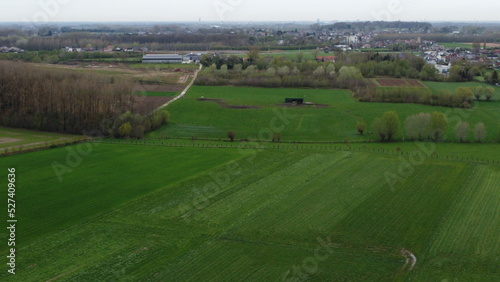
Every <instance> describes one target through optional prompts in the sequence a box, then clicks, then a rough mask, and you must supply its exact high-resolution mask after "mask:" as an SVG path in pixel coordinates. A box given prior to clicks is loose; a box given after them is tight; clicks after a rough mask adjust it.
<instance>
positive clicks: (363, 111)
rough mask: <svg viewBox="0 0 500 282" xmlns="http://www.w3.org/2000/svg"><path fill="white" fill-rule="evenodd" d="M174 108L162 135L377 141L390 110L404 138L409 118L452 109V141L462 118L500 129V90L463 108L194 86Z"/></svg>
mask: <svg viewBox="0 0 500 282" xmlns="http://www.w3.org/2000/svg"><path fill="white" fill-rule="evenodd" d="M425 85H427V86H428V87H429V88H431V89H433V90H439V89H451V90H454V89H455V88H456V87H459V86H475V85H480V84H478V83H465V84H456V83H455V84H450V83H427V82H426V83H425ZM202 97H204V98H205V99H221V100H222V101H224V103H225V105H221V104H220V103H216V102H215V101H200V100H199V99H200V98H202ZM285 98H304V99H305V101H306V102H312V103H316V104H320V106H319V107H318V106H314V105H313V106H295V107H284V106H282V105H281V104H282V103H284V101H285ZM231 106H232V107H233V108H231ZM234 106H240V107H241V106H247V107H250V108H243V109H242V108H234ZM168 111H169V112H170V114H171V123H170V124H169V125H167V126H165V127H163V128H161V129H160V130H158V131H157V132H155V134H156V135H157V136H159V135H165V136H168V137H173V138H190V137H196V138H213V139H219V138H221V139H224V138H226V133H227V131H229V130H234V131H235V132H236V136H237V139H251V140H257V139H258V140H270V137H269V136H270V132H271V131H275V132H278V131H281V132H282V133H283V141H287V142H288V141H323V142H329V141H336V142H343V141H365V140H373V139H375V137H374V136H372V135H371V134H370V132H371V129H370V125H371V123H372V121H373V119H374V118H375V117H379V116H381V115H382V114H383V113H384V112H386V111H396V112H397V113H398V114H399V117H400V120H401V124H402V126H401V133H400V134H399V136H398V138H399V139H402V138H403V134H404V127H403V124H404V121H405V119H406V117H408V116H409V115H413V114H418V113H421V112H424V113H432V112H434V111H439V112H444V113H446V114H447V116H448V119H449V121H450V126H449V128H448V130H447V140H448V141H455V140H456V138H455V134H454V126H455V125H456V123H458V122H459V121H467V122H469V123H470V124H471V126H472V127H473V126H475V124H477V123H479V122H483V123H485V125H486V129H487V131H488V134H487V139H486V140H487V141H495V140H497V139H498V132H499V130H500V129H499V128H500V124H499V122H498V121H499V120H500V88H499V89H497V92H496V94H495V97H494V101H492V102H486V101H481V102H476V103H475V107H474V108H473V109H467V110H463V109H453V108H446V107H434V106H426V105H416V104H388V103H360V102H357V101H356V100H355V99H354V98H353V97H352V95H351V93H350V92H349V91H347V90H332V89H284V88H278V89H270V88H250V87H205V86H194V87H192V88H191V90H190V91H189V92H188V93H187V95H186V96H185V97H184V98H182V99H180V100H179V101H177V102H175V103H173V104H172V105H170V106H169V107H168ZM358 120H364V121H365V122H366V123H367V125H368V127H367V130H366V134H365V135H363V136H361V135H359V134H358V133H357V131H356V129H355V125H356V123H357V121H358ZM471 138H472V137H471ZM471 141H472V139H471Z"/></svg>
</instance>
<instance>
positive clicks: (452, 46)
mask: <svg viewBox="0 0 500 282" xmlns="http://www.w3.org/2000/svg"><path fill="white" fill-rule="evenodd" d="M439 45H442V46H444V47H445V48H450V49H455V48H462V49H472V44H468V43H455V42H446V43H439Z"/></svg>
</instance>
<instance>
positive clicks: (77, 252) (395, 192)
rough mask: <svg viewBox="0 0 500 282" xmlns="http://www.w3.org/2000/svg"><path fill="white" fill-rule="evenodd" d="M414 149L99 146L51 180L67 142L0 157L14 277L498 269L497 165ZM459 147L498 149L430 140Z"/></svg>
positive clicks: (384, 275) (422, 273)
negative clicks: (13, 188) (11, 198)
mask: <svg viewBox="0 0 500 282" xmlns="http://www.w3.org/2000/svg"><path fill="white" fill-rule="evenodd" d="M420 145H423V146H424V147H421V146H419V145H415V144H410V143H401V144H395V143H394V144H365V145H364V146H365V151H359V150H357V149H356V148H351V147H350V146H349V145H342V148H337V149H334V148H329V149H311V148H309V147H308V146H306V145H297V147H295V149H294V150H289V149H283V148H282V149H271V148H267V149H263V150H261V151H258V150H253V149H244V150H238V149H223V148H213V149H210V148H168V147H162V146H152V145H126V144H106V143H95V144H90V146H92V150H91V152H90V153H89V154H87V155H85V156H82V161H81V163H80V164H79V166H76V167H74V169H73V170H72V172H71V173H66V174H64V175H63V179H62V181H60V180H59V179H58V177H57V176H56V174H55V173H54V170H53V168H52V167H51V166H49V165H47V164H50V163H53V162H54V161H57V162H61V163H63V164H64V162H65V159H66V157H67V155H68V153H69V152H71V151H74V152H78V151H79V148H78V146H72V147H68V148H59V149H52V150H47V151H42V152H36V153H30V154H25V155H18V156H11V157H6V158H1V159H0V166H2V167H7V166H8V167H17V168H18V170H17V175H18V178H19V182H18V187H19V191H23V192H22V193H19V194H18V196H17V197H18V201H19V202H20V203H21V202H22V203H23V205H22V207H20V208H19V211H18V213H19V219H20V221H19V223H18V226H19V227H18V229H19V230H18V234H19V235H18V236H19V237H18V242H19V246H18V257H17V259H18V261H19V264H18V267H17V274H16V277H15V278H16V281H19V280H22V281H40V280H45V281H47V280H161V281H200V280H206V279H207V277H209V278H210V279H211V280H217V281H234V280H246V281H247V280H253V281H283V280H287V281H289V280H291V279H297V278H300V279H304V278H308V279H309V280H311V281H326V280H328V281H339V280H357V281H365V280H367V281H375V280H376V281H380V280H384V281H387V280H397V281H401V280H418V281H429V280H432V281H435V280H439V281H442V280H450V281H453V280H457V279H460V280H462V279H463V280H465V281H493V280H495V279H496V277H497V276H498V269H497V265H498V263H497V259H498V254H499V252H500V245H499V242H498V239H497V235H498V232H500V222H498V220H497V218H498V201H499V200H500V198H499V194H498V191H497V190H498V186H497V183H498V181H499V180H500V166H499V165H498V164H494V163H487V162H476V161H465V160H464V161H457V160H453V161H451V160H446V159H442V158H435V157H433V156H432V155H431V154H430V150H428V148H430V147H432V144H431V143H427V144H420ZM360 146H361V145H360ZM366 146H367V147H366ZM379 146H402V147H403V151H407V150H408V151H409V150H411V149H413V150H420V151H421V154H420V156H421V157H419V158H418V162H415V161H414V159H413V160H412V158H411V157H410V156H408V155H404V154H403V155H398V154H394V153H388V152H383V151H380V148H379ZM454 146H457V147H454ZM460 146H466V147H467V148H471V149H473V150H475V151H477V152H478V153H479V152H480V154H482V155H490V156H492V157H493V158H495V159H496V160H498V159H499V158H500V156H499V155H498V152H499V150H498V149H499V148H498V145H491V144H485V145H481V144H472V145H471V144H469V145H450V144H436V147H435V148H434V149H433V150H432V151H435V152H437V153H438V154H446V153H448V152H460V151H461V147H460ZM386 148H388V147H386ZM423 148H427V149H423ZM370 149H373V150H371V151H370ZM376 149H379V150H376ZM403 160H406V161H408V162H413V163H414V164H413V165H411V169H409V170H405V169H404V168H403V169H402V167H405V166H404V161H403ZM194 164H196V165H194ZM109 171H120V173H119V174H118V173H108V172H109ZM2 175H3V177H5V173H2ZM89 175H93V176H94V177H91V178H89V177H88V176H89ZM391 175H394V176H396V177H399V178H397V181H391V179H393V178H392V176H391ZM21 176H22V177H21ZM443 176H445V177H443ZM111 183H112V184H113V185H109V184H111ZM22 187H30V189H24V190H23V189H22ZM5 197H6V195H5V194H3V195H0V200H2V201H6V199H5ZM4 209H5V207H4V206H2V207H1V212H2V214H4V213H5V210H4ZM21 219H22V221H21ZM5 232H6V231H2V232H1V233H0V236H2V237H3V238H5V236H6V233H5ZM0 255H2V256H4V257H5V255H6V254H5V253H0ZM3 268H6V266H3ZM7 275H8V274H7V272H6V271H2V272H1V273H0V280H2V281H10V280H9V279H12V277H11V276H7Z"/></svg>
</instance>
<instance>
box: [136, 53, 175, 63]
mask: <svg viewBox="0 0 500 282" xmlns="http://www.w3.org/2000/svg"><path fill="white" fill-rule="evenodd" d="M142 63H143V64H182V56H181V55H177V54H147V55H144V56H143V57H142Z"/></svg>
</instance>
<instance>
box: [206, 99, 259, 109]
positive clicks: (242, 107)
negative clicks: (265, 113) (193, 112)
mask: <svg viewBox="0 0 500 282" xmlns="http://www.w3.org/2000/svg"><path fill="white" fill-rule="evenodd" d="M198 101H212V102H215V103H217V104H219V105H221V106H222V107H224V108H227V109H241V110H242V109H260V107H259V106H247V105H242V106H239V105H228V104H227V103H226V102H224V100H223V99H209V98H200V99H198Z"/></svg>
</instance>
